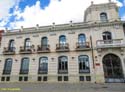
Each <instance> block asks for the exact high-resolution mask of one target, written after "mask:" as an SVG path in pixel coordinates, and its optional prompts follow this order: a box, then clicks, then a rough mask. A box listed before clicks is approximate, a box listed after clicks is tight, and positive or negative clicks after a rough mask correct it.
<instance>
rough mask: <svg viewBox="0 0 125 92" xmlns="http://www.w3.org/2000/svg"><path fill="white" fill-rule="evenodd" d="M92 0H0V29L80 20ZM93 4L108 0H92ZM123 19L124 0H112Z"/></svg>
mask: <svg viewBox="0 0 125 92" xmlns="http://www.w3.org/2000/svg"><path fill="white" fill-rule="evenodd" d="M91 1H92V0H0V29H5V28H8V29H15V28H20V27H21V26H24V27H32V26H36V24H39V25H40V26H44V25H51V24H52V22H55V23H56V24H63V23H68V22H69V21H71V20H72V21H73V22H82V21H83V16H84V11H85V9H86V8H87V7H88V6H89V5H90V4H91ZM93 1H94V3H95V4H99V3H106V2H108V0H93ZM112 1H113V2H116V3H117V5H118V6H119V16H120V18H121V19H122V20H125V0H112Z"/></svg>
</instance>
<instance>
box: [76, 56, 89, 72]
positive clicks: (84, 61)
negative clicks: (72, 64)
mask: <svg viewBox="0 0 125 92" xmlns="http://www.w3.org/2000/svg"><path fill="white" fill-rule="evenodd" d="M78 60H79V73H89V72H90V66H89V57H88V56H86V55H80V56H79V57H78Z"/></svg>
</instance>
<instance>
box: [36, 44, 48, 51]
mask: <svg viewBox="0 0 125 92" xmlns="http://www.w3.org/2000/svg"><path fill="white" fill-rule="evenodd" d="M49 52H50V46H49V45H38V46H37V53H49Z"/></svg>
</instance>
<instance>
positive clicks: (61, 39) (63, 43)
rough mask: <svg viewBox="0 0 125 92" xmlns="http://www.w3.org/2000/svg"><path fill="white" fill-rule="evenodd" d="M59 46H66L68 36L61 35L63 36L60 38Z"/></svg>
mask: <svg viewBox="0 0 125 92" xmlns="http://www.w3.org/2000/svg"><path fill="white" fill-rule="evenodd" d="M59 44H60V45H65V44H66V36H64V35H61V36H60V37H59Z"/></svg>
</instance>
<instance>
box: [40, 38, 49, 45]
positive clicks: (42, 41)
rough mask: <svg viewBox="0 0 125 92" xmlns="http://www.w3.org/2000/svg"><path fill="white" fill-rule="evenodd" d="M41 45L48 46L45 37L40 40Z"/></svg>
mask: <svg viewBox="0 0 125 92" xmlns="http://www.w3.org/2000/svg"><path fill="white" fill-rule="evenodd" d="M41 45H42V46H47V45H48V39H47V37H43V38H42V40H41Z"/></svg>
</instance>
